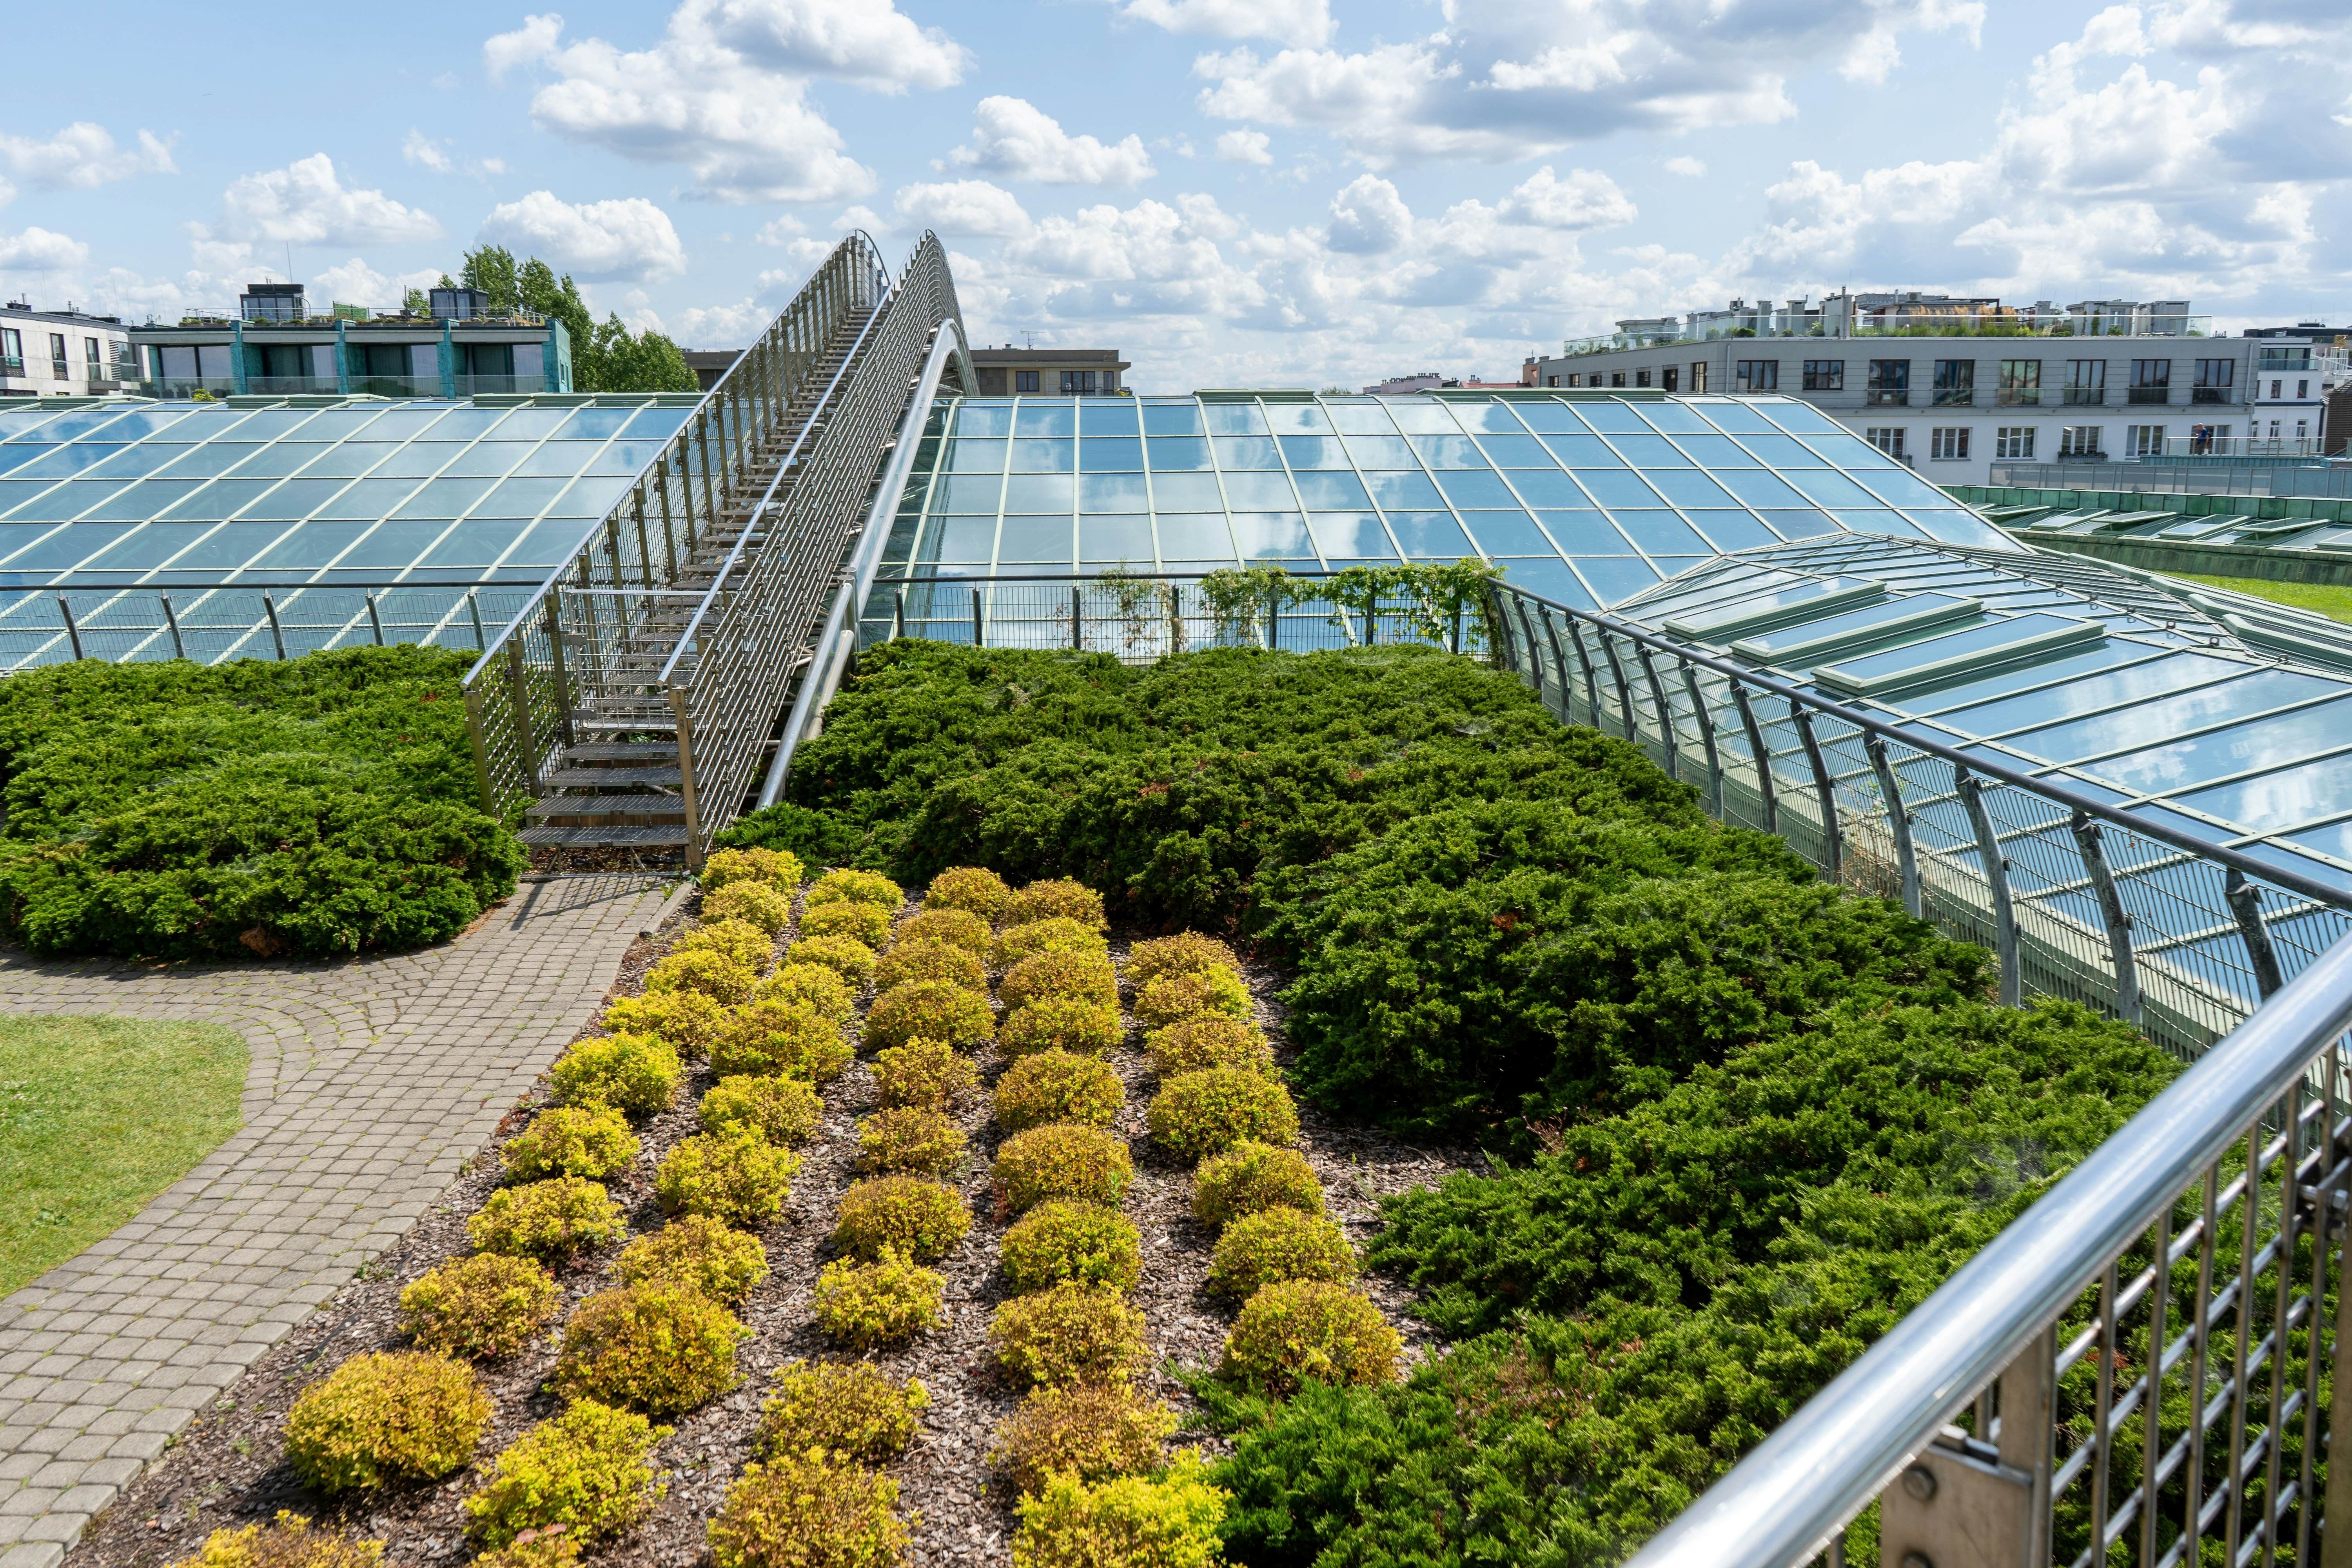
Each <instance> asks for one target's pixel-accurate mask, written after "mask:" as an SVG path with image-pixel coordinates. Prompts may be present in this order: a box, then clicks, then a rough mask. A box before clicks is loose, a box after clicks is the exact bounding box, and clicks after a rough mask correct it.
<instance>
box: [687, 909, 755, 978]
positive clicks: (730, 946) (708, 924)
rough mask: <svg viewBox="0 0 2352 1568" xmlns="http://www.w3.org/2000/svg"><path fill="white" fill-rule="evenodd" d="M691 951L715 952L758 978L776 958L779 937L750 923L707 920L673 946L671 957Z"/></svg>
mask: <svg viewBox="0 0 2352 1568" xmlns="http://www.w3.org/2000/svg"><path fill="white" fill-rule="evenodd" d="M688 952H715V953H717V954H719V956H720V957H722V958H727V959H731V960H732V961H733V962H735V963H740V964H741V965H742V966H743V967H744V968H746V969H748V970H750V971H751V973H753V974H755V975H756V974H764V973H767V972H768V965H769V964H770V963H772V962H773V961H774V959H775V956H776V937H775V933H774V932H773V931H763V930H761V928H760V927H759V926H756V925H754V924H752V923H751V921H739V920H725V921H714V920H708V919H706V920H705V921H703V923H702V924H701V925H698V926H697V927H696V928H695V929H694V930H692V931H688V932H687V933H686V934H685V935H684V936H682V937H679V938H678V939H677V941H676V942H672V943H671V944H670V949H669V956H670V957H671V958H676V957H677V956H678V955H679V954H681V953H688ZM665 962H666V961H665Z"/></svg>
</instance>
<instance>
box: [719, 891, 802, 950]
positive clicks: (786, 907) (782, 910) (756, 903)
mask: <svg viewBox="0 0 2352 1568" xmlns="http://www.w3.org/2000/svg"><path fill="white" fill-rule="evenodd" d="M702 918H703V919H704V920H706V921H744V922H745V923H747V924H750V925H755V926H757V927H759V928H760V929H761V931H765V932H766V933H767V934H768V936H769V937H770V938H774V937H776V936H779V935H781V934H782V931H783V929H784V928H785V927H786V926H788V925H790V924H792V923H793V895H792V893H791V891H790V890H789V889H783V888H777V887H772V886H770V885H769V884H767V883H765V882H735V883H730V885H728V886H727V887H724V888H721V889H719V890H718V891H717V892H715V893H705V894H704V895H703V896H702Z"/></svg>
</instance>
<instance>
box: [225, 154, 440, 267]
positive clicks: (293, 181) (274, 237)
mask: <svg viewBox="0 0 2352 1568" xmlns="http://www.w3.org/2000/svg"><path fill="white" fill-rule="evenodd" d="M194 233H195V236H196V237H197V239H198V241H199V242H200V243H203V242H210V243H213V244H217V245H226V246H230V247H247V248H248V249H249V248H250V247H252V246H253V245H255V244H257V243H262V244H270V245H283V244H288V243H291V244H294V245H334V246H344V245H396V244H401V243H404V242H407V241H411V240H424V239H438V238H440V237H441V236H442V233H443V230H442V227H441V222H440V220H439V219H438V218H436V217H435V216H433V215H432V214H430V213H427V212H424V211H421V210H419V209H417V208H415V207H412V206H407V205H404V204H402V203H400V202H397V201H394V199H393V198H392V197H390V196H388V195H384V194H383V192H382V191H380V190H367V189H362V188H359V187H354V186H349V185H346V184H343V183H342V180H341V176H339V175H338V174H336V172H335V163H334V160H333V159H331V158H330V157H328V156H327V154H325V153H312V154H310V156H309V157H308V158H298V159H296V160H295V161H294V162H293V163H289V164H288V165H287V166H286V167H284V168H282V169H269V170H266V171H264V172H262V173H260V174H247V175H244V176H242V177H240V178H238V179H237V180H236V181H234V182H232V183H231V184H230V185H229V187H228V189H227V190H226V191H224V192H222V193H221V212H220V220H219V222H218V223H217V224H216V225H212V226H205V225H198V226H195V229H194Z"/></svg>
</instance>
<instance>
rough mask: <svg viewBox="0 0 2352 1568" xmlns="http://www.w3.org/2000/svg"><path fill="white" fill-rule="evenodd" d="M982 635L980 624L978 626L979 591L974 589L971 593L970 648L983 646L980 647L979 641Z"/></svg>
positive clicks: (980, 642)
mask: <svg viewBox="0 0 2352 1568" xmlns="http://www.w3.org/2000/svg"><path fill="white" fill-rule="evenodd" d="M982 635H983V634H982V629H981V624H980V590H979V589H977V588H974V589H973V590H972V591H971V646H972V647H982V646H983V645H982V641H981V638H982Z"/></svg>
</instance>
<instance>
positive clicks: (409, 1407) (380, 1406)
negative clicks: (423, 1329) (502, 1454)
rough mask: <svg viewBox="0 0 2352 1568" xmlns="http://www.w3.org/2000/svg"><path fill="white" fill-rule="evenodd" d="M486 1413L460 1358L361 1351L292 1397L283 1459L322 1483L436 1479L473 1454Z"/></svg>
mask: <svg viewBox="0 0 2352 1568" xmlns="http://www.w3.org/2000/svg"><path fill="white" fill-rule="evenodd" d="M490 1413H491V1406H490V1395H489V1393H488V1390H487V1389H485V1388H484V1387H483V1386H482V1380H481V1379H480V1378H478V1377H477V1376H476V1375H475V1374H474V1370H473V1369H472V1368H471V1367H469V1366H467V1365H466V1364H465V1363H462V1362H457V1361H452V1360H451V1359H450V1358H449V1357H447V1356H444V1355H433V1354H430V1353H428V1352H423V1351H400V1352H391V1353H383V1352H361V1353H360V1354H358V1355H355V1356H353V1357H352V1358H351V1359H350V1360H349V1361H347V1362H345V1363H343V1364H342V1365H341V1366H339V1367H337V1368H336V1369H335V1370H334V1371H332V1372H331V1373H328V1374H327V1375H326V1377H325V1378H324V1379H323V1380H321V1381H320V1382H319V1383H315V1384H311V1385H310V1387H309V1388H307V1389H305V1390H303V1391H302V1396H301V1397H300V1398H299V1399H297V1400H296V1401H295V1402H294V1408H293V1409H292V1410H290V1411H289V1412H288V1413H287V1415H286V1458H288V1460H289V1461H290V1462H291V1463H292V1464H293V1466H294V1473H295V1474H297V1475H299V1476H300V1477H301V1478H302V1479H303V1480H304V1481H305V1482H307V1483H309V1484H310V1485H311V1486H313V1487H316V1488H318V1489H319V1490H320V1491H322V1492H330V1493H332V1492H345V1491H352V1490H353V1489H357V1488H360V1487H380V1486H383V1485H384V1484H386V1483H387V1482H391V1481H431V1480H438V1479H441V1478H442V1477H443V1476H446V1475H447V1474H449V1472H451V1471H452V1470H455V1469H457V1468H461V1467H462V1466H464V1465H465V1463H466V1462H467V1460H469V1459H471V1458H473V1457H474V1445H475V1444H477V1443H478V1442H480V1441H481V1438H482V1434H483V1433H484V1432H486V1431H488V1430H489V1426H490Z"/></svg>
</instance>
